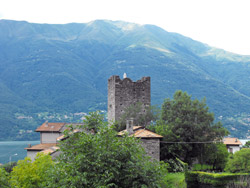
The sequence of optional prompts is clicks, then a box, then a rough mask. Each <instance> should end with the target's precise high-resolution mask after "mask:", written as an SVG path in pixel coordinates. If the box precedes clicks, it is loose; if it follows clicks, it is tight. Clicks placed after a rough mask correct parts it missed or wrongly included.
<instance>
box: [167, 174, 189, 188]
mask: <svg viewBox="0 0 250 188" xmlns="http://www.w3.org/2000/svg"><path fill="white" fill-rule="evenodd" d="M165 179H166V180H165V181H166V182H167V187H168V188H186V187H187V185H186V182H185V175H184V173H168V174H167V176H166V177H165Z"/></svg>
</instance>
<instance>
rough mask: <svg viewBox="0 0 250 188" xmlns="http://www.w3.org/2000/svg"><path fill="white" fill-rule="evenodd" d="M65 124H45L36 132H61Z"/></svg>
mask: <svg viewBox="0 0 250 188" xmlns="http://www.w3.org/2000/svg"><path fill="white" fill-rule="evenodd" d="M64 125H65V123H48V122H45V123H43V124H42V125H41V126H40V127H38V128H37V129H36V132H60V130H61V128H62V127H63V126H64Z"/></svg>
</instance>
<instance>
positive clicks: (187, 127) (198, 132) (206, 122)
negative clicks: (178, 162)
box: [154, 91, 228, 164]
mask: <svg viewBox="0 0 250 188" xmlns="http://www.w3.org/2000/svg"><path fill="white" fill-rule="evenodd" d="M154 129H155V131H156V132H157V133H159V134H161V135H163V136H164V139H163V141H164V142H165V143H163V144H162V149H161V158H162V159H166V158H171V157H180V158H181V159H182V160H184V161H185V162H188V163H189V164H190V163H192V159H194V158H196V159H197V158H200V159H203V157H202V156H201V155H203V154H204V151H205V148H204V147H205V145H204V142H213V141H219V140H221V139H222V138H223V137H224V136H225V135H227V134H228V131H227V130H226V129H225V128H223V127H222V124H221V123H220V122H218V123H214V115H213V113H211V112H209V108H208V107H207V105H206V100H205V99H203V100H201V101H199V100H198V99H194V100H192V99H191V96H190V95H188V94H187V93H186V92H182V91H176V93H175V94H174V97H173V99H169V98H168V99H165V101H164V103H163V104H162V109H161V118H160V120H159V121H158V122H157V125H156V126H155V127H154Z"/></svg>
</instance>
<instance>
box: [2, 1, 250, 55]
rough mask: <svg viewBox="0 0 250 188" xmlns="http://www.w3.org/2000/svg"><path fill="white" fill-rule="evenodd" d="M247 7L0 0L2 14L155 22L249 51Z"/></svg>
mask: <svg viewBox="0 0 250 188" xmlns="http://www.w3.org/2000/svg"><path fill="white" fill-rule="evenodd" d="M249 9H250V0H0V19H10V20H25V21H28V22H32V23H51V24H53V23H56V24H64V23H72V22H77V23H87V22H90V21H93V20H96V19H107V20H121V21H127V22H133V23H137V24H153V25H157V26H159V27H161V28H163V29H165V30H166V31H169V32H176V33H179V34H182V35H184V36H187V37H190V38H192V39H194V40H198V41H200V42H203V43H206V44H208V45H210V46H212V47H216V48H221V49H224V50H226V51H229V52H233V53H237V54H241V55H250V23H249V22H250V11H249ZM0 29H1V28H0Z"/></svg>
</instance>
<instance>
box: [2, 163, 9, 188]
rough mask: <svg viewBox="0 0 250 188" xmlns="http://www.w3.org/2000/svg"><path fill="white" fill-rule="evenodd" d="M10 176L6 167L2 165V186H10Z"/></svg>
mask: <svg viewBox="0 0 250 188" xmlns="http://www.w3.org/2000/svg"><path fill="white" fill-rule="evenodd" d="M8 176H9V174H8V173H7V172H6V171H5V169H4V168H2V167H0V188H8V187H10V186H9V183H8Z"/></svg>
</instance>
